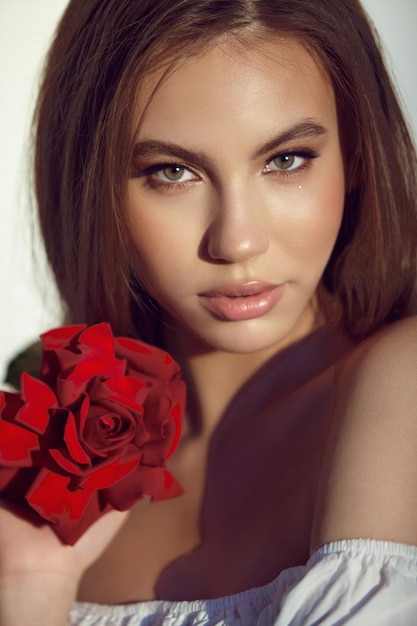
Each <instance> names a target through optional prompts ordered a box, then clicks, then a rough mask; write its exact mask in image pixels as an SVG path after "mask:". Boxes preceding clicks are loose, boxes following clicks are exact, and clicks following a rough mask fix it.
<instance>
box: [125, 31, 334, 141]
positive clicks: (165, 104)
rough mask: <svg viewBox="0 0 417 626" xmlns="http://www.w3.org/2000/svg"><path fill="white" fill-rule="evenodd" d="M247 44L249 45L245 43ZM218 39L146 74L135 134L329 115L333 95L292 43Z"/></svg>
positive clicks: (322, 76)
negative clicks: (235, 120) (256, 118)
mask: <svg viewBox="0 0 417 626" xmlns="http://www.w3.org/2000/svg"><path fill="white" fill-rule="evenodd" d="M248 43H249V42H248ZM248 43H247V44H246V45H245V44H244V43H242V42H241V41H236V40H230V39H228V40H223V41H221V42H219V45H217V46H211V47H210V48H208V49H206V50H204V51H203V52H201V53H200V54H198V55H195V56H194V57H191V58H187V59H185V60H183V61H181V62H180V63H176V64H175V65H174V66H172V65H167V66H166V67H165V68H163V69H159V70H158V71H156V72H153V73H152V74H149V75H148V76H146V78H145V80H144V82H143V83H142V84H141V88H140V90H139V91H138V106H137V111H136V122H137V123H138V124H139V125H140V127H141V131H140V133H141V135H143V133H144V134H147V133H148V132H151V131H152V133H153V132H155V131H156V130H157V131H158V134H161V133H162V134H163V133H164V132H169V133H170V134H171V133H172V132H174V134H175V129H176V128H177V129H179V128H182V127H187V126H188V127H190V128H195V126H196V125H200V128H201V131H202V132H203V131H204V127H203V126H202V125H204V124H207V125H209V124H210V123H211V122H217V123H218V124H221V122H222V120H223V121H224V122H225V123H229V122H230V121H231V120H233V118H234V116H238V117H239V118H240V120H241V121H242V123H243V124H244V122H245V119H247V121H248V122H252V121H253V119H254V112H255V113H256V114H257V115H259V116H263V117H267V116H268V115H269V116H274V117H276V116H279V115H280V114H281V115H283V116H284V117H291V118H297V117H302V118H305V117H311V116H314V117H317V115H319V114H321V112H323V113H324V115H326V112H331V114H333V113H334V110H335V103H334V93H333V89H332V87H331V83H330V80H329V79H328V78H327V76H326V74H325V72H324V71H323V69H322V67H321V65H320V64H319V62H318V61H317V60H316V59H315V57H314V55H313V54H312V53H311V52H310V51H309V50H308V49H307V48H306V46H304V45H303V44H301V43H300V42H299V41H298V40H296V39H295V38H288V37H285V38H284V37H274V38H272V37H267V38H266V37H265V38H264V39H262V40H260V39H259V37H258V38H257V40H256V46H255V45H252V46H249V45H248Z"/></svg>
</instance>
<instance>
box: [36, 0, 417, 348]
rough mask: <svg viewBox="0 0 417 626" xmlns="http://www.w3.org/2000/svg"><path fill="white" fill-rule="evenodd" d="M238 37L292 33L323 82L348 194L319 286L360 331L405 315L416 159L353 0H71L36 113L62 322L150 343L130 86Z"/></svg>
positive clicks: (43, 208)
mask: <svg viewBox="0 0 417 626" xmlns="http://www.w3.org/2000/svg"><path fill="white" fill-rule="evenodd" d="M245 32H246V33H248V32H252V33H254V32H258V33H259V34H260V35H261V36H262V35H263V36H265V35H268V34H270V33H271V34H273V33H275V34H278V35H284V36H294V37H296V38H298V39H299V40H300V41H301V42H303V43H304V44H305V45H306V46H307V47H308V48H309V49H310V51H311V52H312V53H313V54H314V55H315V56H316V58H317V59H318V60H319V61H320V62H321V64H322V65H323V67H324V68H325V70H326V72H327V74H328V75H329V77H330V79H331V81H332V84H333V87H334V90H335V95H336V102H337V107H338V116H339V126H340V133H341V140H342V148H343V153H344V160H345V168H346V185H347V194H346V203H345V213H344V220H343V224H342V228H341V231H340V234H339V238H338V241H337V243H336V246H335V249H334V252H333V254H332V257H331V259H330V262H329V264H328V266H327V268H326V271H325V274H324V277H323V283H324V285H325V287H326V289H327V290H328V291H329V292H330V293H331V294H333V295H334V296H335V297H336V298H337V299H338V300H339V301H340V303H341V305H342V310H343V318H344V322H345V325H346V328H347V329H348V331H349V332H350V333H352V334H356V335H359V336H364V335H366V334H369V333H370V332H372V331H374V330H375V329H377V328H378V327H379V326H380V325H381V324H383V323H386V322H390V321H393V320H395V319H398V318H401V317H404V316H407V315H411V314H414V313H417V246H416V236H417V207H416V199H415V195H416V190H417V185H416V171H417V168H416V156H415V152H414V148H413V145H412V141H411V139H410V135H409V133H408V130H407V127H406V124H405V122H404V119H403V116H402V113H401V110H400V107H399V105H398V101H397V98H396V95H395V91H394V89H393V87H392V84H391V81H390V79H389V77H388V75H387V71H386V69H385V67H384V62H383V59H382V56H381V53H380V50H379V46H378V43H377V38H376V36H375V33H374V32H373V30H372V26H371V25H370V23H369V21H368V19H367V17H366V15H365V13H364V11H363V9H362V8H361V6H360V4H359V2H358V1H357V0H169V2H166V1H165V0H71V2H70V3H69V5H68V8H67V10H66V11H65V13H64V15H63V18H62V20H61V22H60V24H59V26H58V29H57V33H56V36H55V40H54V42H53V45H52V47H51V49H50V52H49V56H48V60H47V64H46V68H45V73H44V79H43V84H42V87H41V92H40V97H39V101H38V106H37V111H36V116H35V131H36V144H35V187H36V195H37V202H38V207H39V215H40V222H41V228H42V232H43V237H44V241H45V245H46V249H47V253H48V258H49V261H50V264H51V266H52V268H53V270H54V273H55V276H56V281H57V284H58V287H59V290H60V293H61V295H62V298H63V300H64V302H65V303H66V305H67V310H68V321H71V322H86V323H95V322H98V321H101V320H108V321H109V322H110V323H111V324H112V326H113V330H114V331H115V332H117V333H119V334H136V335H139V336H141V337H142V338H144V339H146V340H148V341H153V342H155V341H157V336H156V334H155V323H156V320H157V313H156V310H157V305H156V304H155V303H153V302H152V301H151V299H150V298H149V297H148V296H147V295H146V293H144V291H143V290H142V289H141V288H140V285H139V283H138V281H137V279H136V278H135V277H134V275H133V274H132V270H131V255H132V244H131V238H130V236H129V232H128V229H127V220H126V218H125V206H126V188H127V180H128V176H129V170H130V164H131V155H132V149H133V145H132V142H133V136H132V135H133V133H132V119H133V113H134V105H135V94H136V93H137V89H138V85H140V80H141V78H142V77H143V76H144V75H145V74H146V73H147V72H149V71H150V70H152V69H154V68H155V67H156V66H157V65H158V64H159V65H160V66H162V65H164V64H165V63H168V62H171V61H173V62H174V63H176V62H179V61H180V60H181V59H182V58H187V57H190V56H192V55H193V54H196V53H198V52H201V51H202V50H204V49H205V48H206V47H208V46H210V45H212V44H213V42H214V41H215V40H216V39H217V38H218V37H221V36H223V35H225V34H226V33H234V34H235V35H236V36H240V37H241V38H242V37H244V36H245Z"/></svg>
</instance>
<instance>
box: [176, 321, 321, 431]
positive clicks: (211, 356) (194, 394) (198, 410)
mask: <svg viewBox="0 0 417 626" xmlns="http://www.w3.org/2000/svg"><path fill="white" fill-rule="evenodd" d="M322 325H323V324H322V322H321V323H320V322H318V320H317V317H316V316H315V315H313V313H312V314H311V316H306V318H305V319H303V320H302V323H301V324H299V325H298V326H297V327H296V328H294V330H293V332H291V333H290V335H289V336H288V337H286V338H285V339H284V340H282V341H280V342H279V343H275V344H273V345H271V346H269V347H267V348H264V349H262V350H259V351H257V352H250V353H243V354H242V353H233V352H224V351H221V350H216V349H214V348H212V347H210V346H207V345H203V344H199V343H197V342H196V340H195V339H194V338H193V337H192V336H190V335H189V334H187V333H184V332H183V331H181V330H174V329H173V328H172V325H171V324H170V325H169V327H167V330H166V341H165V347H166V349H167V350H168V351H169V352H170V354H172V356H173V357H174V358H175V359H176V360H177V361H178V363H179V364H180V365H181V367H182V371H183V376H184V380H185V382H186V384H187V390H188V401H187V415H188V420H187V422H188V423H187V424H186V425H185V433H184V435H185V436H186V435H187V428H188V431H189V432H188V434H189V435H190V436H195V435H197V434H198V435H199V436H202V437H210V436H211V434H212V433H213V431H214V429H215V428H216V427H217V425H218V423H219V421H220V420H221V418H222V416H223V415H224V413H225V411H226V410H227V408H228V406H229V405H230V403H231V402H232V400H233V398H234V397H235V396H236V395H237V393H238V392H239V391H240V390H241V389H242V388H243V387H244V386H245V384H246V383H247V382H248V381H249V380H250V379H251V378H252V377H253V376H254V375H255V374H256V372H258V371H259V370H260V369H261V368H262V367H263V366H264V365H265V364H266V363H267V362H268V361H269V360H270V359H272V358H273V357H275V356H277V355H278V354H279V353H281V352H283V351H286V349H287V348H289V347H290V346H291V345H293V344H295V343H298V342H299V341H301V340H302V339H304V338H305V337H307V336H308V335H311V334H312V333H313V332H314V331H315V330H317V329H318V328H319V327H320V326H322ZM259 393H260V394H261V393H262V390H261V389H259Z"/></svg>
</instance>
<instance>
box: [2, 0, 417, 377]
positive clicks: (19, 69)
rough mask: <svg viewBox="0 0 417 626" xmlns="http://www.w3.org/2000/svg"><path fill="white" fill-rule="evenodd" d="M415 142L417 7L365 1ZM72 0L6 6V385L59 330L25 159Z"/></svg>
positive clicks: (403, 0)
mask: <svg viewBox="0 0 417 626" xmlns="http://www.w3.org/2000/svg"><path fill="white" fill-rule="evenodd" d="M363 2H364V5H365V7H366V8H367V10H368V12H369V13H370V15H371V17H372V19H373V20H374V22H375V24H376V26H377V28H378V30H379V32H380V34H381V37H382V40H383V42H384V44H385V48H386V54H387V57H388V61H389V64H390V66H391V68H392V71H393V73H394V76H395V79H396V82H397V85H398V87H399V90H400V93H401V95H402V99H403V102H404V105H405V109H406V112H407V114H408V116H409V119H410V122H411V125H412V128H413V130H414V134H415V136H416V137H417V37H416V36H415V28H416V25H417V0H396V1H395V2H393V0H363ZM65 5H66V0H0V193H1V202H0V381H1V380H3V376H4V374H5V368H6V364H7V362H8V360H9V359H10V357H11V356H12V355H14V354H15V353H16V352H17V351H18V350H20V349H21V348H23V347H25V346H26V345H27V343H29V342H30V341H32V340H33V339H34V338H36V337H37V336H38V334H39V333H41V332H44V331H45V330H47V329H48V328H50V327H52V326H54V325H57V324H59V317H58V310H57V306H56V303H55V298H54V294H53V291H52V290H51V287H50V285H51V281H50V279H49V278H48V277H47V275H46V274H45V272H44V271H43V270H41V268H39V267H36V266H35V264H34V262H33V245H32V234H31V228H30V213H29V209H28V202H27V197H28V177H27V173H26V163H25V159H26V157H27V153H28V141H27V137H28V131H29V123H30V117H31V113H32V107H33V103H34V100H35V97H36V86H37V77H38V74H39V70H40V67H41V64H42V59H43V56H44V54H45V52H46V49H47V47H48V41H49V39H50V37H51V35H52V32H53V29H54V27H55V24H56V22H57V20H58V17H59V16H60V14H61V13H62V11H63V9H64V7H65Z"/></svg>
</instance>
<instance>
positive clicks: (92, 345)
mask: <svg viewBox="0 0 417 626" xmlns="http://www.w3.org/2000/svg"><path fill="white" fill-rule="evenodd" d="M79 342H80V344H81V345H82V346H85V348H86V349H83V353H84V354H99V355H101V356H108V357H112V356H114V337H113V334H112V332H111V328H110V326H109V324H106V323H105V322H102V323H101V324H94V325H93V326H88V327H87V328H86V329H85V330H84V332H82V333H81V334H80V337H79Z"/></svg>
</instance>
